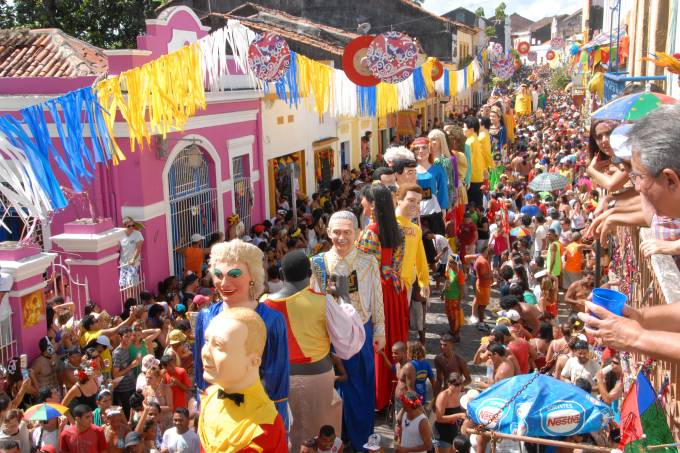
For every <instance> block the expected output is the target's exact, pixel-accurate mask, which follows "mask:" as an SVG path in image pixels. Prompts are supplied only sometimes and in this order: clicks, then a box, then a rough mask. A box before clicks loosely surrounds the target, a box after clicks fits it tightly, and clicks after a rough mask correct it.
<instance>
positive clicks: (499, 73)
mask: <svg viewBox="0 0 680 453" xmlns="http://www.w3.org/2000/svg"><path fill="white" fill-rule="evenodd" d="M514 62H515V61H514V59H513V58H507V59H505V60H498V61H496V62H494V63H492V64H491V71H492V72H493V74H494V75H495V76H496V77H498V78H499V79H501V80H508V79H509V78H510V77H512V75H513V74H514V73H515V66H514Z"/></svg>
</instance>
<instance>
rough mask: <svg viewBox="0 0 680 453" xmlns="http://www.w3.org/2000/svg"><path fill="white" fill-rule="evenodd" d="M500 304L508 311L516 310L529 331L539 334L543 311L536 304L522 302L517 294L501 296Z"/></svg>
mask: <svg viewBox="0 0 680 453" xmlns="http://www.w3.org/2000/svg"><path fill="white" fill-rule="evenodd" d="M500 306H501V308H502V309H503V310H506V311H508V310H516V311H517V313H519V316H520V318H521V320H522V322H523V324H524V327H526V329H527V330H528V331H529V333H530V334H532V335H534V336H535V335H537V334H538V328H539V325H540V321H539V318H540V317H541V311H540V310H539V309H538V307H537V306H536V305H531V304H527V303H526V302H522V301H521V300H520V299H519V298H518V297H517V296H512V295H509V296H503V297H501V300H500Z"/></svg>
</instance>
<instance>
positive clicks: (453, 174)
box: [427, 129, 458, 208]
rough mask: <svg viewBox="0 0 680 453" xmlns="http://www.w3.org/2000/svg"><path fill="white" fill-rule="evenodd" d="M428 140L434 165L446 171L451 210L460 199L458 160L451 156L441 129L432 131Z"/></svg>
mask: <svg viewBox="0 0 680 453" xmlns="http://www.w3.org/2000/svg"><path fill="white" fill-rule="evenodd" d="M427 138H429V139H430V155H431V156H432V158H433V164H434V165H437V166H439V167H442V168H443V169H444V174H445V175H446V180H447V184H448V189H449V208H451V207H453V206H455V205H456V199H457V198H458V159H457V158H456V156H453V155H451V152H450V151H449V145H448V143H447V140H446V134H445V133H444V132H442V131H441V130H439V129H432V130H431V131H430V133H429V134H427Z"/></svg>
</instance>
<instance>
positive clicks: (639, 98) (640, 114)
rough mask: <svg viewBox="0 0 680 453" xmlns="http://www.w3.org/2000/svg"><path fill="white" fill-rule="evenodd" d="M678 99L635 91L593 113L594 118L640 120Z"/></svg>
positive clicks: (674, 102)
mask: <svg viewBox="0 0 680 453" xmlns="http://www.w3.org/2000/svg"><path fill="white" fill-rule="evenodd" d="M677 102H678V100H677V99H675V98H672V97H670V96H666V95H665V94H661V93H649V92H642V93H633V94H629V95H627V96H622V97H620V98H616V99H614V100H613V101H611V102H610V103H608V104H606V105H604V106H602V107H600V108H599V109H597V110H596V111H595V112H593V114H592V115H591V118H592V119H594V120H614V121H638V120H641V119H642V118H644V117H645V116H647V115H648V114H649V113H650V112H652V111H654V110H656V109H658V108H659V107H661V106H662V105H668V104H676V103H677Z"/></svg>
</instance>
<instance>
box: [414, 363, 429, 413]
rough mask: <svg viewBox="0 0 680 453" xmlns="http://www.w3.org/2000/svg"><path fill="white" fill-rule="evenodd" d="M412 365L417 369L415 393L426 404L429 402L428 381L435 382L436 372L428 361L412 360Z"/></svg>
mask: <svg viewBox="0 0 680 453" xmlns="http://www.w3.org/2000/svg"><path fill="white" fill-rule="evenodd" d="M411 365H413V368H415V369H416V383H415V391H416V393H417V394H418V395H419V396H420V397H421V398H422V399H423V403H425V402H426V401H427V380H428V379H430V381H432V380H434V372H433V371H432V367H431V366H430V363H429V362H428V361H427V360H411Z"/></svg>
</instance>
